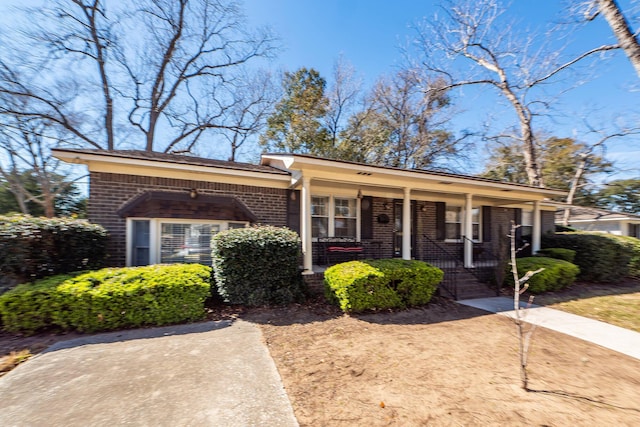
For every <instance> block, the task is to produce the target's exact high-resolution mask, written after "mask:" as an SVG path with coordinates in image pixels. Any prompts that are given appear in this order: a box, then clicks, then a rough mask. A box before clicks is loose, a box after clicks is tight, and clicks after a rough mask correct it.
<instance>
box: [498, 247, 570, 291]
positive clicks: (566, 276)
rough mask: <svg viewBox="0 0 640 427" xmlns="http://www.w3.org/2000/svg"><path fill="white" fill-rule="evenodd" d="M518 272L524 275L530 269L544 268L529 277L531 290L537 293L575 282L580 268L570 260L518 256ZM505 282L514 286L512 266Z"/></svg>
mask: <svg viewBox="0 0 640 427" xmlns="http://www.w3.org/2000/svg"><path fill="white" fill-rule="evenodd" d="M516 263H517V266H518V274H519V275H520V277H522V276H524V275H525V274H526V273H527V272H528V271H535V270H537V269H539V268H544V270H543V271H541V272H539V273H536V274H534V275H533V276H532V277H531V278H530V279H529V289H528V290H529V292H531V293H534V294H537V293H541V292H546V291H557V290H560V289H563V288H566V287H567V286H569V285H571V284H572V283H573V282H575V280H576V277H577V276H578V274H579V273H580V269H579V268H578V266H576V265H575V264H572V263H570V262H568V261H564V260H561V259H555V258H547V257H542V256H534V257H527V258H518V259H517V260H516ZM505 284H506V285H507V286H509V287H511V288H513V287H514V282H513V273H512V272H511V266H510V265H508V266H507V268H506V275H505Z"/></svg>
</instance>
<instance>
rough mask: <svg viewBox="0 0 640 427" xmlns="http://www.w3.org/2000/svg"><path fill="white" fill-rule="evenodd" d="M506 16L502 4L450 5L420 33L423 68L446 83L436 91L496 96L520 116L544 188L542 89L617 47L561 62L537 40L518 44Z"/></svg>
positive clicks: (535, 180)
mask: <svg viewBox="0 0 640 427" xmlns="http://www.w3.org/2000/svg"><path fill="white" fill-rule="evenodd" d="M504 12H505V8H504V7H503V6H502V5H501V3H500V2H499V0H478V1H476V0H460V1H455V0H454V1H448V2H446V3H445V6H444V7H443V14H442V15H441V16H437V17H436V18H435V19H433V20H429V21H425V24H424V25H422V26H421V27H420V28H419V29H418V39H417V45H418V48H419V51H420V52H421V59H420V61H419V62H420V65H421V66H422V68H423V69H425V70H427V71H428V72H429V73H435V74H436V75H438V76H441V78H442V79H443V80H444V82H445V83H444V84H440V85H439V87H437V88H434V89H433V90H439V91H448V90H451V89H453V88H461V87H465V86H479V87H482V86H484V87H488V88H493V89H495V90H497V92H498V93H499V94H500V95H501V96H502V97H503V98H504V99H505V100H506V101H508V103H509V105H510V106H511V107H512V109H513V111H514V113H515V114H516V116H517V120H518V127H519V133H518V135H517V138H518V139H519V140H520V141H522V144H523V153H522V154H523V157H524V160H525V165H526V172H527V176H528V180H529V183H530V184H531V185H535V186H544V180H543V176H542V172H541V167H540V165H539V163H538V153H537V150H536V144H535V133H534V124H533V122H534V118H535V117H536V116H537V115H540V114H544V112H545V110H546V108H548V106H549V104H548V100H545V99H544V98H542V97H541V94H540V92H539V91H537V89H539V88H541V87H542V86H543V85H547V84H548V83H551V82H553V80H554V78H555V77H557V75H558V74H559V73H560V72H562V71H564V70H567V69H569V68H571V67H572V66H573V65H574V64H576V63H577V62H579V61H581V60H583V59H584V58H587V57H588V56H590V55H592V54H594V53H596V52H601V51H605V50H610V49H614V48H615V47H612V46H601V47H598V48H595V49H592V50H590V51H588V52H585V53H583V54H581V55H579V56H577V57H575V58H572V59H569V60H562V58H561V55H560V52H559V51H558V50H557V49H556V50H552V49H548V48H547V47H546V46H544V44H543V46H542V47H541V48H537V49H535V50H534V48H533V45H534V43H533V40H532V36H530V35H529V36H522V37H520V38H518V31H517V27H516V25H515V24H513V23H509V22H507V21H505V20H504V19H503V18H502V16H503V14H504Z"/></svg>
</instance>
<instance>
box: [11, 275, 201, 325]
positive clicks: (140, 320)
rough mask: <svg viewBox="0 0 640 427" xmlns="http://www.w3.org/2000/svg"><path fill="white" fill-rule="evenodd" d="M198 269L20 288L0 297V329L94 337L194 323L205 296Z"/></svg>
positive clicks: (58, 279) (57, 279) (71, 278)
mask: <svg viewBox="0 0 640 427" xmlns="http://www.w3.org/2000/svg"><path fill="white" fill-rule="evenodd" d="M210 277H211V269H210V267H207V266H203V265H200V264H187V265H183V264H173V265H153V266H146V267H132V268H118V269H109V268H105V269H102V270H98V271H91V272H86V273H77V274H76V275H60V276H54V277H48V278H46V279H41V280H38V281H36V282H34V283H26V284H22V285H19V286H17V287H16V288H14V289H12V290H10V291H8V292H6V293H5V294H3V295H1V296H0V316H2V321H3V324H4V329H5V330H7V331H10V332H21V333H26V334H29V333H33V332H35V331H38V330H41V329H45V328H47V327H52V326H53V327H60V328H62V329H66V330H77V331H81V332H95V331H103V330H111V329H120V328H129V327H139V326H145V325H154V326H155V325H165V324H170V323H180V322H185V321H193V320H200V319H202V318H203V317H204V315H205V311H204V301H205V299H206V298H207V297H208V296H209V295H210V291H211V282H210Z"/></svg>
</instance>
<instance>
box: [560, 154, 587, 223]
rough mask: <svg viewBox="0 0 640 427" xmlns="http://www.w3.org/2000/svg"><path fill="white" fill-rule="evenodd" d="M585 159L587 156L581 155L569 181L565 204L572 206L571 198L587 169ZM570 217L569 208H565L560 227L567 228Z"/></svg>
mask: <svg viewBox="0 0 640 427" xmlns="http://www.w3.org/2000/svg"><path fill="white" fill-rule="evenodd" d="M587 157H588V155H583V156H582V158H581V159H580V163H579V164H578V167H577V168H576V173H575V175H573V178H572V179H571V185H570V187H569V193H568V194H567V204H568V205H571V204H573V198H574V197H575V195H576V191H577V190H578V184H579V183H580V179H582V175H583V174H584V170H585V169H586V167H587ZM570 216H571V207H570V206H569V207H567V208H565V209H564V213H563V215H562V225H563V226H565V227H568V226H569V218H570Z"/></svg>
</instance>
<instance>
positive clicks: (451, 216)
mask: <svg viewBox="0 0 640 427" xmlns="http://www.w3.org/2000/svg"><path fill="white" fill-rule="evenodd" d="M463 217H464V210H463V209H462V208H461V207H460V206H447V211H446V214H445V229H446V234H445V238H446V239H447V240H460V239H462V224H463ZM465 235H466V233H465ZM471 238H472V239H473V240H480V209H479V208H473V209H472V210H471Z"/></svg>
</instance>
